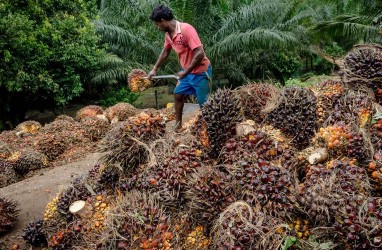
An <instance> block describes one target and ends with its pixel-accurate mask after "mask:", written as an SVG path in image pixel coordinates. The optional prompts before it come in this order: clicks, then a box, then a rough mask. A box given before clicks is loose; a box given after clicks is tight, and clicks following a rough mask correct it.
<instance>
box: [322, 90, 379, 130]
mask: <svg viewBox="0 0 382 250" xmlns="http://www.w3.org/2000/svg"><path fill="white" fill-rule="evenodd" d="M372 110H373V100H372V98H371V97H370V96H368V95H367V94H365V93H362V92H354V91H348V92H347V93H346V94H344V95H343V96H341V98H339V99H338V100H337V101H336V102H335V103H334V104H333V113H332V114H331V115H330V116H329V118H328V119H327V120H326V123H325V124H327V125H334V124H336V123H340V122H343V123H345V124H358V126H360V127H366V126H370V122H371V115H372Z"/></svg>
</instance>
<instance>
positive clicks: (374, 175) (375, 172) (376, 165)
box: [367, 150, 382, 192]
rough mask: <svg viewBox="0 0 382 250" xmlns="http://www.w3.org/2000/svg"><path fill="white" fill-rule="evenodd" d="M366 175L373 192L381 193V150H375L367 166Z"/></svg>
mask: <svg viewBox="0 0 382 250" xmlns="http://www.w3.org/2000/svg"><path fill="white" fill-rule="evenodd" d="M367 170H368V173H369V176H370V177H371V178H370V182H371V184H372V185H373V189H374V191H377V192H381V191H382V150H377V151H376V152H375V153H374V156H373V159H372V160H371V161H370V162H369V164H368V168H367Z"/></svg>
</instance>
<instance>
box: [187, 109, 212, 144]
mask: <svg viewBox="0 0 382 250" xmlns="http://www.w3.org/2000/svg"><path fill="white" fill-rule="evenodd" d="M189 127H190V131H191V134H192V135H193V136H195V137H196V138H198V140H199V141H200V143H201V144H202V145H203V147H205V148H208V147H209V146H210V141H209V138H208V132H207V123H206V121H205V120H204V119H203V115H202V114H199V115H198V116H197V117H196V118H195V119H194V120H193V121H191V123H190V125H189Z"/></svg>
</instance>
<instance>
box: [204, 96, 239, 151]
mask: <svg viewBox="0 0 382 250" xmlns="http://www.w3.org/2000/svg"><path fill="white" fill-rule="evenodd" d="M202 114H203V119H204V121H205V122H206V124H207V133H208V138H209V143H210V155H211V157H212V158H216V157H218V155H219V154H220V150H221V149H222V147H223V146H224V143H225V142H226V141H227V139H229V138H230V137H232V136H234V134H235V126H236V124H237V123H239V122H241V121H242V120H243V114H242V111H241V104H240V101H239V100H238V99H237V97H236V96H235V95H234V93H233V92H232V91H231V90H229V89H218V90H217V91H216V92H215V93H213V94H212V95H210V96H209V98H208V100H207V102H206V103H205V104H204V105H203V107H202Z"/></svg>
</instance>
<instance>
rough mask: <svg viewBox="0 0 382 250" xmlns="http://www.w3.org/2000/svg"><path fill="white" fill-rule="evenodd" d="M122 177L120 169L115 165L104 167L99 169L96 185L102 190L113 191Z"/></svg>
mask: <svg viewBox="0 0 382 250" xmlns="http://www.w3.org/2000/svg"><path fill="white" fill-rule="evenodd" d="M121 176H122V169H121V168H120V167H118V166H116V165H107V164H106V165H104V166H103V167H102V168H100V169H99V177H98V180H97V182H98V184H100V185H101V186H102V187H103V188H104V189H107V188H112V189H114V188H115V187H116V185H118V183H119V179H120V177H121Z"/></svg>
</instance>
